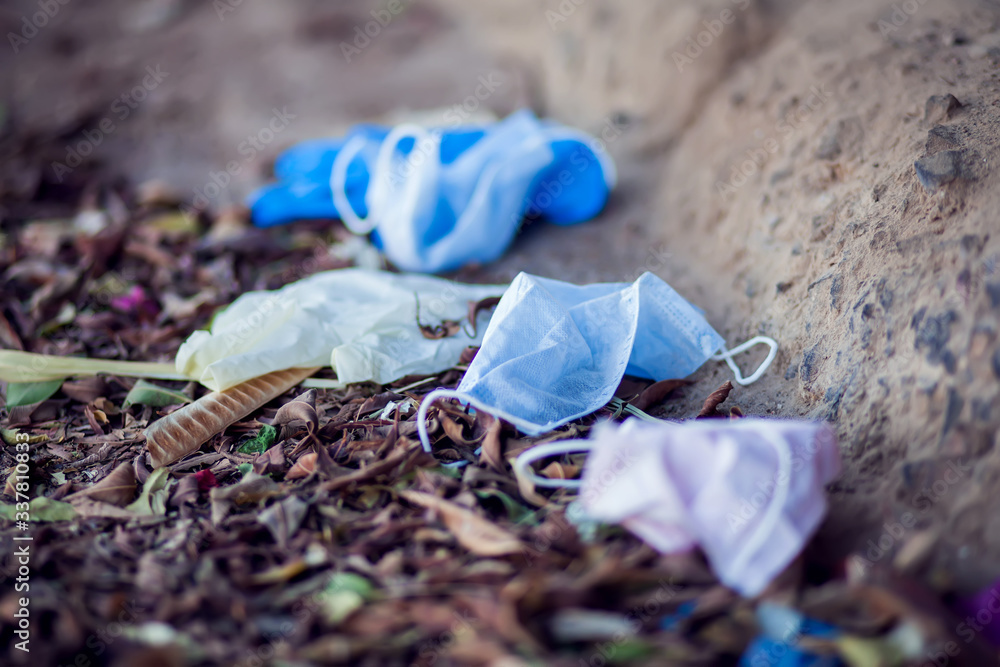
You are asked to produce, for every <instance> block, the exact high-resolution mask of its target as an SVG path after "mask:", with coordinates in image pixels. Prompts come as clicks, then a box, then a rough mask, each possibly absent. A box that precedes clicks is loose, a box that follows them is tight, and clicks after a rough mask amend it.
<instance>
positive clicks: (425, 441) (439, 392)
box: [417, 389, 496, 454]
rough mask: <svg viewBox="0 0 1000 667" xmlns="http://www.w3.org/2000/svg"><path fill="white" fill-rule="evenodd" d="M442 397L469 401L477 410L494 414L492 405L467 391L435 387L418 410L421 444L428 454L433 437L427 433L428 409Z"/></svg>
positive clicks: (418, 429)
mask: <svg viewBox="0 0 1000 667" xmlns="http://www.w3.org/2000/svg"><path fill="white" fill-rule="evenodd" d="M442 398H457V399H458V400H460V401H462V402H464V403H468V404H469V405H471V406H472V407H474V408H476V409H477V410H480V411H482V412H485V413H487V414H493V413H492V412H491V410H490V406H488V405H486V404H485V403H482V402H481V401H479V400H477V399H475V398H473V397H472V396H469V395H468V394H466V393H465V392H461V391H456V390H455V389H435V390H434V391H432V392H431V393H429V394H427V395H426V396H424V398H423V400H421V401H420V409H419V410H417V433H418V434H419V435H420V444H421V445H422V446H423V448H424V451H425V452H427V453H428V454H430V452H431V438H430V436H429V435H428V434H427V411H428V410H429V409H430V407H431V405H432V404H433V403H434V401H437V400H439V399H442ZM494 417H495V418H496V415H494Z"/></svg>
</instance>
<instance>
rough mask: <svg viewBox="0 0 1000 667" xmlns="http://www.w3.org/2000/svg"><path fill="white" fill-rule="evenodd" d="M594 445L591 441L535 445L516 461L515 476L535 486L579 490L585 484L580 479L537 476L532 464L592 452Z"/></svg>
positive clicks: (563, 441)
mask: <svg viewBox="0 0 1000 667" xmlns="http://www.w3.org/2000/svg"><path fill="white" fill-rule="evenodd" d="M593 447H594V444H593V443H592V442H591V441H589V440H559V441H557V442H547V443H545V444H543V445H535V446H534V447H532V448H530V449H527V450H525V451H523V452H521V454H520V455H519V456H518V457H517V459H515V461H514V475H515V476H516V477H517V478H518V479H527V480H531V482H532V484H534V485H535V486H543V487H547V488H550V489H579V488H580V486H581V485H582V484H583V481H582V480H579V479H551V478H549V477H542V476H540V475H536V474H535V472H534V470H532V469H531V464H533V463H534V462H535V461H539V460H541V459H544V458H548V457H550V456H560V455H562V454H569V453H571V452H590V451H591V450H593Z"/></svg>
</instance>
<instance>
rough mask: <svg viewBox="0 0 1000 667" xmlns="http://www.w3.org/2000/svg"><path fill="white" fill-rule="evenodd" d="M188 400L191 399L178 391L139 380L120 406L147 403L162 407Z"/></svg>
mask: <svg viewBox="0 0 1000 667" xmlns="http://www.w3.org/2000/svg"><path fill="white" fill-rule="evenodd" d="M190 402H191V399H190V398H188V396H187V395H185V394H182V393H181V392H179V391H176V390H174V389H167V388H165V387H160V386H158V385H155V384H153V383H152V382H147V381H146V380H139V381H138V382H136V383H135V385H134V386H133V387H132V389H131V390H130V391H129V392H128V396H126V397H125V403H123V404H122V407H123V408H127V407H129V406H130V405H148V406H150V407H153V408H162V407H164V406H167V405H178V404H181V403H190Z"/></svg>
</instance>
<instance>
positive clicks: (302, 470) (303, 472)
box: [285, 452, 317, 479]
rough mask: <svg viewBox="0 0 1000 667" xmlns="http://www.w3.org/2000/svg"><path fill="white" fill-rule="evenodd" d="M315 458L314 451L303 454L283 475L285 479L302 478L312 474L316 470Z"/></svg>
mask: <svg viewBox="0 0 1000 667" xmlns="http://www.w3.org/2000/svg"><path fill="white" fill-rule="evenodd" d="M316 458H317V455H316V452H309V453H308V454H303V455H302V456H301V457H299V460H298V461H296V462H295V465H293V466H292V467H291V469H290V470H289V471H288V474H287V475H285V479H302V478H303V477H308V476H309V475H311V474H313V472H315V471H316Z"/></svg>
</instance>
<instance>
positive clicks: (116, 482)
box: [66, 461, 136, 507]
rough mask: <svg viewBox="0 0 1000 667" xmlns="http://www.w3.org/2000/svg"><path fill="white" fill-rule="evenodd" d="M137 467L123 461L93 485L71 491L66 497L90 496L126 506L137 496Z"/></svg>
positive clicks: (91, 498)
mask: <svg viewBox="0 0 1000 667" xmlns="http://www.w3.org/2000/svg"><path fill="white" fill-rule="evenodd" d="M135 489H136V482H135V469H134V468H133V467H132V462H131V461H128V462H126V463H121V464H119V465H118V467H117V468H115V469H114V470H112V471H111V473H110V474H109V475H108V476H107V477H105V478H104V479H102V480H101V481H99V482H98V483H97V484H94V485H93V486H91V487H89V488H86V489H83V490H81V491H77V492H76V493H71V494H70V495H68V496H66V499H67V500H69V501H72V500H74V499H77V498H88V499H90V500H97V501H100V502H102V503H108V504H109V505H117V506H118V507H124V506H125V505H128V504H129V503H130V502H132V500H133V499H134V498H135Z"/></svg>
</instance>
